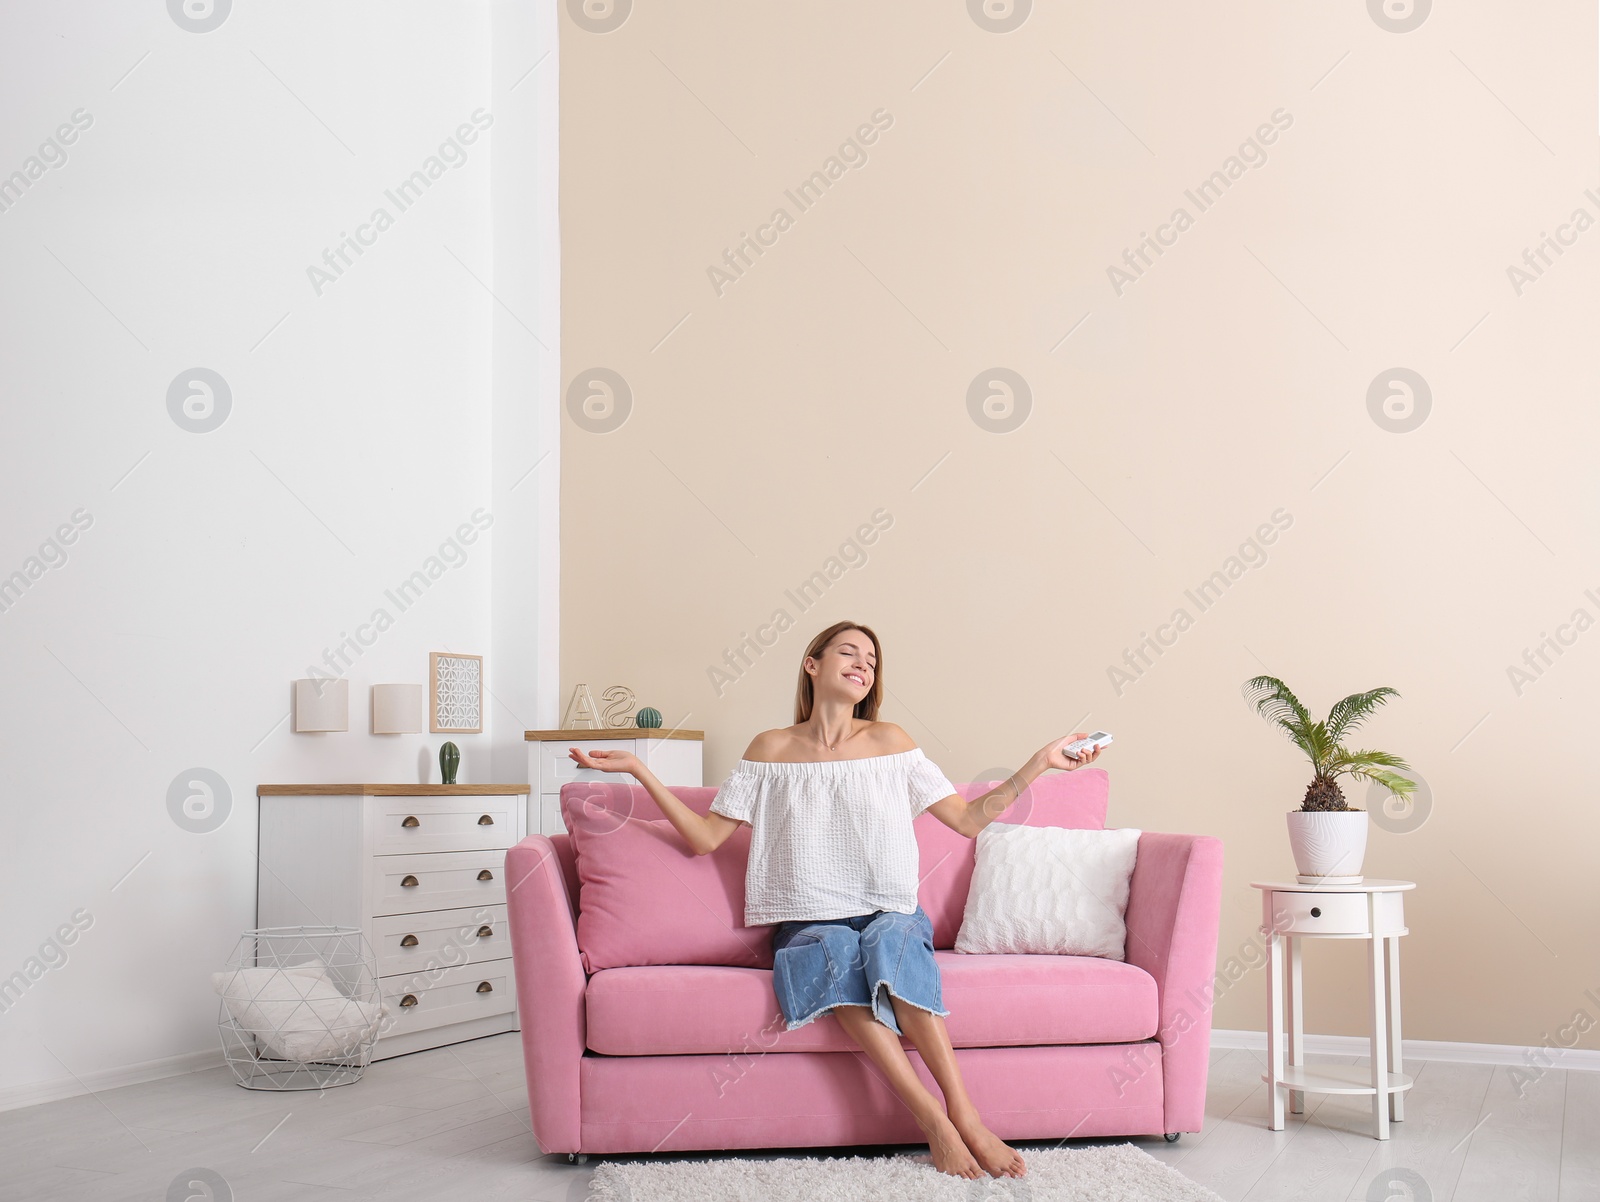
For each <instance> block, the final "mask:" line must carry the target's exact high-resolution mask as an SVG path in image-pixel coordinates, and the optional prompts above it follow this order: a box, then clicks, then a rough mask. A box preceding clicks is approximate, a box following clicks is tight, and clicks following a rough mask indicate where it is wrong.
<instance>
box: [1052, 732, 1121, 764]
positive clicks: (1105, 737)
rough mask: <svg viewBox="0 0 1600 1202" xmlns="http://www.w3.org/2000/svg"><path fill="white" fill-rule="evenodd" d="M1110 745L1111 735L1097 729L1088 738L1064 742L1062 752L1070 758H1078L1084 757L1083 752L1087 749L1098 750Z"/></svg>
mask: <svg viewBox="0 0 1600 1202" xmlns="http://www.w3.org/2000/svg"><path fill="white" fill-rule="evenodd" d="M1110 746H1111V735H1110V734H1109V733H1108V732H1106V731H1103V730H1097V731H1095V732H1094V734H1092V735H1090V736H1089V737H1088V738H1085V739H1074V740H1073V741H1072V742H1070V743H1063V744H1062V746H1061V754H1062V755H1064V756H1066V757H1067V758H1068V759H1069V760H1078V759H1082V758H1083V753H1084V752H1086V751H1098V750H1099V749H1100V748H1102V747H1110Z"/></svg>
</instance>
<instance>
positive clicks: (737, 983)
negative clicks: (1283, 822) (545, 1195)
mask: <svg viewBox="0 0 1600 1202" xmlns="http://www.w3.org/2000/svg"><path fill="white" fill-rule="evenodd" d="M990 787H992V786H991V785H990V784H985V783H976V784H970V785H963V786H961V787H960V791H961V793H962V794H963V796H966V797H974V796H977V795H979V794H981V793H982V792H984V791H986V790H987V789H988V788H990ZM672 791H673V793H674V794H675V795H676V796H678V797H679V798H681V799H682V800H683V801H684V802H686V803H687V804H688V805H689V806H691V807H692V808H694V809H695V810H697V811H699V812H701V813H704V812H705V811H706V810H707V808H708V807H709V806H710V804H711V800H712V798H713V797H715V795H716V790H715V789H714V788H675V789H673V790H672ZM1107 796H1108V782H1107V778H1106V774H1105V773H1104V772H1103V771H1101V770H1099V769H1084V770H1081V771H1078V772H1074V773H1053V774H1050V775H1048V776H1046V777H1043V778H1041V779H1040V780H1039V781H1038V782H1036V783H1035V785H1034V786H1033V788H1032V789H1031V790H1030V791H1029V793H1028V794H1026V795H1025V796H1024V797H1023V798H1022V799H1021V800H1019V801H1018V802H1017V803H1016V804H1015V805H1013V806H1012V807H1011V809H1010V810H1009V811H1007V813H1006V814H1005V815H1004V816H1003V817H1002V819H1001V820H1002V821H1005V822H1024V821H1025V822H1027V823H1028V824H1030V825H1035V826H1063V827H1077V828H1095V829H1098V828H1101V827H1103V826H1104V825H1105V818H1106V804H1107ZM562 808H563V813H564V814H565V815H566V818H567V826H568V829H569V832H570V833H569V834H566V835H556V836H553V837H546V836H543V835H532V836H529V837H528V838H527V839H524V840H523V841H522V842H521V843H519V844H518V845H517V846H516V847H514V848H512V849H511V851H510V852H509V853H507V858H506V873H507V884H508V888H509V902H510V930H511V940H512V955H513V958H514V960H515V967H516V980H517V1004H518V1007H519V1009H520V1012H521V1018H522V1044H523V1052H524V1056H525V1058H526V1061H527V1079H528V1104H529V1110H530V1111H531V1116H532V1122H533V1130H534V1134H535V1136H536V1138H537V1139H538V1142H539V1146H540V1147H541V1148H542V1149H543V1150H544V1151H545V1152H546V1153H552V1152H568V1153H574V1154H576V1153H606V1152H613V1153H625V1152H653V1151H679V1150H693V1149H710V1148H755V1147H809V1146H840V1145H849V1144H898V1143H920V1142H922V1138H921V1135H920V1132H919V1130H918V1128H917V1126H916V1124H915V1123H914V1122H913V1121H912V1119H911V1117H910V1115H909V1114H908V1113H907V1112H906V1110H905V1109H904V1107H903V1106H902V1105H901V1103H900V1102H899V1100H898V1099H897V1098H896V1097H895V1096H894V1094H893V1093H892V1092H891V1090H890V1089H889V1087H888V1086H887V1085H886V1084H885V1083H884V1082H883V1081H882V1080H881V1079H880V1078H879V1077H878V1075H877V1073H876V1070H875V1069H874V1068H873V1067H872V1065H871V1064H870V1062H869V1061H867V1059H866V1057H865V1056H864V1055H862V1054H861V1053H860V1052H859V1051H858V1050H854V1049H853V1045H851V1044H850V1042H849V1041H848V1039H847V1038H846V1037H845V1035H844V1032H843V1030H842V1029H841V1028H840V1027H839V1025H838V1023H837V1021H836V1020H834V1019H833V1018H832V1017H824V1018H821V1019H818V1020H817V1021H816V1022H813V1023H811V1024H809V1025H808V1026H805V1027H802V1028H800V1029H798V1030H795V1031H786V1030H785V1029H784V1024H783V1020H782V1017H781V1016H780V1014H779V1012H778V1004H777V999H776V997H775V996H774V994H773V992H772V984H771V976H772V974H771V972H770V966H771V963H772V955H771V937H770V929H769V928H746V927H744V926H743V925H742V915H743V906H744V863H745V857H746V855H747V854H748V846H749V839H748V831H747V830H746V829H741V831H740V832H739V834H738V835H736V836H735V837H734V838H732V839H730V840H729V841H728V842H727V843H725V844H724V845H723V846H722V847H721V848H719V849H718V850H717V851H716V852H714V853H712V855H710V856H705V857H696V856H693V855H691V854H689V853H688V852H687V851H684V850H682V847H681V844H679V843H678V841H677V839H676V835H675V834H674V833H673V832H671V830H670V828H668V827H667V825H666V823H665V821H664V820H663V819H662V817H661V813H660V811H659V809H657V807H656V805H655V803H654V802H653V801H651V800H650V798H649V795H648V794H647V793H645V791H644V790H643V789H642V788H639V787H637V786H632V787H624V786H621V785H613V784H609V783H605V784H588V783H583V782H580V783H576V784H569V785H567V786H565V787H564V788H563V790H562ZM916 829H917V837H918V842H919V844H920V847H921V854H922V872H923V877H924V879H923V883H922V886H921V889H920V894H919V900H920V901H921V904H922V907H923V909H924V910H925V911H926V912H927V914H928V916H929V918H930V919H931V920H932V922H933V928H934V946H935V949H936V952H935V954H936V956H937V958H938V960H939V964H940V969H941V971H942V974H943V978H942V979H943V988H944V1002H945V1006H946V1007H947V1008H948V1009H949V1011H950V1015H949V1017H948V1019H947V1020H946V1022H947V1023H948V1025H949V1030H950V1037H951V1040H952V1042H953V1043H954V1044H955V1046H956V1048H957V1049H958V1053H957V1054H958V1058H959V1060H960V1062H961V1068H962V1072H963V1074H964V1075H965V1077H966V1080H967V1084H968V1089H969V1092H970V1093H971V1095H972V1098H973V1100H974V1102H975V1103H976V1104H977V1106H978V1108H979V1110H980V1111H981V1112H982V1114H983V1116H984V1120H985V1121H986V1122H987V1123H988V1125H989V1126H990V1127H991V1128H992V1129H993V1130H994V1131H995V1132H996V1133H997V1134H998V1135H1000V1136H1001V1137H1002V1138H1006V1139H1059V1138H1064V1137H1067V1136H1078V1137H1088V1136H1122V1135H1155V1134H1166V1135H1167V1137H1168V1138H1169V1139H1173V1138H1176V1137H1177V1134H1178V1133H1180V1132H1184V1131H1198V1130H1199V1129H1200V1123H1201V1116H1202V1114H1203V1112H1204V1109H1205V1092H1206V1068H1207V1060H1208V1052H1209V1045H1210V1038H1211V997H1212V991H1213V978H1214V972H1215V968H1216V950H1217V924H1218V910H1219V906H1220V898H1221V874H1222V844H1221V842H1220V841H1219V840H1217V839H1215V838H1211V837H1207V836H1200V835H1163V834H1153V833H1149V832H1146V833H1144V834H1143V835H1141V836H1140V839H1139V852H1138V862H1137V864H1136V866H1135V869H1134V874H1133V881H1132V886H1131V890H1130V895H1129V899H1128V908H1127V915H1126V921H1127V960H1126V962H1121V961H1112V960H1105V959H1096V958H1093V957H1084V956H1024V955H983V956H978V955H962V954H959V953H957V952H955V951H953V950H951V948H952V946H953V945H954V942H955V936H956V931H957V930H958V928H959V927H960V925H961V916H962V911H963V907H964V905H965V901H966V894H967V888H968V886H969V884H970V883H971V880H972V866H973V850H974V843H973V841H972V840H969V839H965V838H962V837H961V836H959V835H957V834H955V832H953V831H951V830H950V829H949V828H947V827H946V826H944V825H943V824H942V823H940V822H939V821H938V820H937V819H936V818H934V817H933V816H932V815H931V814H924V815H923V816H921V817H920V818H918V819H917V823H916ZM575 843H576V844H577V846H578V847H581V848H584V849H585V850H584V852H583V858H584V879H585V882H586V883H585V884H584V885H583V886H582V888H581V890H580V883H579V882H580V877H579V871H578V865H577V864H576V858H575V846H574V844H575ZM586 895H587V900H586ZM585 906H589V909H588V910H585V909H583V907H585ZM580 941H581V942H582V945H583V946H582V947H581V948H580ZM908 1046H909V1045H908ZM911 1057H912V1061H913V1063H914V1064H915V1065H916V1067H917V1070H918V1072H919V1073H921V1074H922V1076H923V1078H924V1080H925V1081H926V1082H927V1084H928V1086H929V1088H930V1089H934V1090H935V1094H936V1096H937V1087H936V1086H935V1085H934V1083H933V1080H932V1078H931V1077H930V1076H929V1075H928V1073H927V1071H926V1069H925V1068H924V1067H923V1066H922V1064H921V1062H920V1060H919V1059H918V1057H917V1055H916V1053H915V1052H912V1053H911Z"/></svg>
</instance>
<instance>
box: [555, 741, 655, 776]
mask: <svg viewBox="0 0 1600 1202" xmlns="http://www.w3.org/2000/svg"><path fill="white" fill-rule="evenodd" d="M567 758H569V759H570V760H572V762H573V763H575V764H577V765H578V767H580V768H593V769H594V770H595V771H597V772H632V773H635V774H637V772H638V769H640V768H641V767H643V765H642V764H640V763H639V757H638V756H636V755H634V754H633V752H631V751H582V750H580V749H579V748H576V747H569V748H568V749H567Z"/></svg>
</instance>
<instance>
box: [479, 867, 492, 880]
mask: <svg viewBox="0 0 1600 1202" xmlns="http://www.w3.org/2000/svg"><path fill="white" fill-rule="evenodd" d="M478 879H479V880H480V881H492V880H494V873H492V872H490V871H489V870H488V869H487V868H485V869H484V870H483V871H482V872H480V873H479V874H478Z"/></svg>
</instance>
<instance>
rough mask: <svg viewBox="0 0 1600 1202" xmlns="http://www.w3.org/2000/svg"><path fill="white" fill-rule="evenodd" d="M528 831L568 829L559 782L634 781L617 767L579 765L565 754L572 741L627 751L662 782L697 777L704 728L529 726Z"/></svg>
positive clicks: (594, 747)
mask: <svg viewBox="0 0 1600 1202" xmlns="http://www.w3.org/2000/svg"><path fill="white" fill-rule="evenodd" d="M522 737H523V738H524V739H526V740H527V743H528V781H529V787H530V788H531V790H532V796H530V797H529V799H528V832H529V833H530V834H536V835H558V834H561V833H562V832H563V831H565V830H566V829H567V827H566V824H565V823H564V822H562V821H561V786H562V785H564V784H566V783H567V782H568V781H574V780H604V781H610V782H611V783H612V784H632V783H633V778H632V777H629V776H618V775H617V774H616V773H615V772H594V771H592V770H590V769H588V768H580V767H578V765H577V764H575V763H573V762H572V759H571V758H570V757H569V756H568V755H567V749H568V748H570V747H579V748H582V749H583V750H584V751H631V752H633V754H634V755H636V756H638V757H639V758H640V759H641V760H643V761H644V763H645V766H646V767H647V768H649V769H650V771H651V772H654V773H655V774H656V779H658V780H659V781H660V782H661V783H662V784H664V785H698V784H700V783H701V749H702V748H703V747H704V746H705V737H706V736H705V732H704V731H700V730H675V729H673V730H669V729H667V728H665V727H660V726H651V727H643V726H602V727H596V728H594V729H591V730H529V731H524V732H523V735H522Z"/></svg>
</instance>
